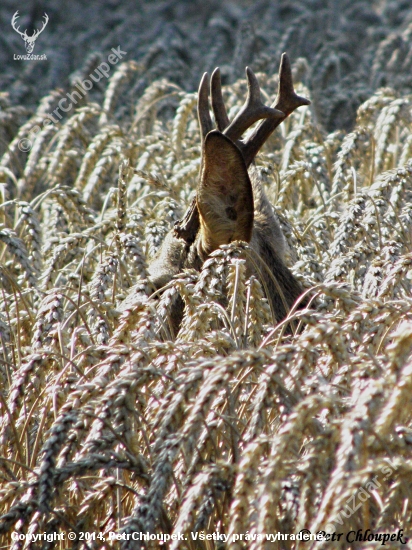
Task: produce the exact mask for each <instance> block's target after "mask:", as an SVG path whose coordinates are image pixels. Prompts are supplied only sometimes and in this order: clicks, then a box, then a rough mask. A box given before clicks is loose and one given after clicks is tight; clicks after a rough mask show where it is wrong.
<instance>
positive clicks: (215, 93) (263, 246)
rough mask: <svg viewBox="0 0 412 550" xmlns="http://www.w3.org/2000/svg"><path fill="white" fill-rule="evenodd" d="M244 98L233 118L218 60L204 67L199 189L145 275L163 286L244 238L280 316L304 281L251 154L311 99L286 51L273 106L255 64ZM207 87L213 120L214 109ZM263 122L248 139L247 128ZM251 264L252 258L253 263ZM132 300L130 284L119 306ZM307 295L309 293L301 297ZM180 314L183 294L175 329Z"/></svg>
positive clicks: (175, 314)
mask: <svg viewBox="0 0 412 550" xmlns="http://www.w3.org/2000/svg"><path fill="white" fill-rule="evenodd" d="M246 79H247V98H246V101H245V103H244V105H243V107H242V108H241V109H240V110H239V112H238V113H237V114H236V116H235V117H234V118H233V120H232V121H230V120H229V118H228V115H227V112H226V108H225V105H224V102H223V95H222V86H221V76H220V70H219V68H216V69H215V70H214V71H213V73H212V75H211V78H210V86H209V76H208V73H204V75H203V77H202V79H201V81H200V85H199V90H198V102H197V114H198V120H199V126H200V133H201V144H202V153H201V155H202V156H201V169H200V175H199V181H198V185H197V189H196V196H195V198H194V199H193V201H192V203H191V205H190V206H189V208H188V209H187V211H186V213H185V215H184V217H183V218H182V220H180V221H178V222H176V223H175V225H174V227H173V228H172V229H171V230H170V231H169V233H168V234H167V235H166V237H165V239H164V241H163V243H162V245H161V247H160V249H159V251H158V253H157V254H156V255H155V257H154V258H153V260H152V261H151V262H150V263H149V266H148V276H149V280H150V282H151V284H152V285H153V288H154V289H155V290H156V291H157V292H156V293H155V294H157V295H158V294H159V289H162V288H164V287H165V286H166V285H167V284H168V283H170V281H171V280H172V279H173V277H175V276H176V275H178V274H179V273H181V272H182V271H183V270H184V269H195V270H197V271H200V270H201V268H202V265H203V264H204V262H205V261H206V260H207V259H208V258H209V256H210V254H211V253H212V252H214V251H215V250H216V249H217V248H219V247H220V246H222V245H225V244H229V243H232V242H235V241H245V242H246V243H248V245H249V247H250V248H251V249H252V250H253V251H254V252H256V255H257V257H259V259H260V263H261V264H262V266H263V268H262V269H260V270H259V271H260V275H261V277H263V278H264V284H263V286H264V288H265V289H266V293H267V294H268V295H267V299H268V301H269V303H270V306H271V309H272V312H273V313H274V317H275V319H276V320H277V322H281V321H282V320H283V319H285V317H286V316H287V314H288V312H289V310H290V308H291V307H292V306H293V304H294V303H295V302H296V301H297V300H298V298H299V297H300V296H301V295H302V292H303V289H302V287H301V285H300V284H299V282H298V281H297V279H296V278H295V277H294V275H293V274H292V272H291V271H290V270H289V268H288V267H287V266H286V265H285V262H284V256H285V246H286V245H285V238H284V236H283V233H282V230H281V227H280V224H279V221H278V219H277V217H276V216H275V214H274V211H273V208H272V206H271V204H270V202H269V200H268V198H267V196H266V194H265V191H264V189H263V187H262V184H261V181H260V180H259V177H258V173H257V170H256V169H255V167H254V166H253V161H254V158H255V156H256V155H257V153H258V152H259V150H260V149H261V147H262V146H263V144H264V143H265V142H266V141H267V139H268V138H269V136H270V135H271V134H272V132H273V131H274V130H275V129H276V128H277V127H278V126H279V125H280V124H281V123H282V122H283V121H284V120H285V119H286V118H287V117H288V116H289V115H290V114H291V113H292V112H293V111H294V110H295V109H297V108H298V107H300V106H304V105H309V104H310V101H309V100H308V99H305V98H303V97H300V96H298V95H297V94H296V92H295V90H294V86H293V81H292V71H291V65H290V61H289V58H288V56H287V54H286V53H283V55H282V58H281V62H280V68H279V82H278V92H277V97H276V99H275V101H274V103H273V105H272V106H271V107H268V106H265V105H264V104H263V102H262V101H261V93H260V87H259V83H258V80H257V77H256V76H255V74H254V73H253V71H252V70H251V69H250V68H249V67H247V68H246ZM209 87H210V97H211V106H212V111H213V115H214V119H215V126H216V127H214V126H213V122H212V119H211V116H210V111H209ZM258 121H260V122H259V124H257V125H256V126H255V127H254V129H253V130H252V131H251V133H249V135H248V137H247V139H245V140H242V139H241V138H242V135H243V134H244V133H245V132H246V130H248V129H249V128H250V127H251V126H252V125H253V124H255V123H256V122H258ZM248 270H249V272H253V271H254V268H253V266H248ZM132 302H133V289H131V291H130V294H129V295H128V296H127V297H126V298H125V300H124V301H123V302H122V303H121V305H120V308H119V309H120V311H125V310H126V309H128V308H129V307H130V305H131V303H132ZM303 303H304V300H303ZM182 317H183V300H180V303H179V304H178V305H177V306H176V309H175V311H173V312H172V315H171V325H172V328H173V332H174V334H175V335H176V334H177V332H178V330H179V326H180V323H181V320H182Z"/></svg>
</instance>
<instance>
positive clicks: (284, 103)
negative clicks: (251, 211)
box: [242, 53, 310, 166]
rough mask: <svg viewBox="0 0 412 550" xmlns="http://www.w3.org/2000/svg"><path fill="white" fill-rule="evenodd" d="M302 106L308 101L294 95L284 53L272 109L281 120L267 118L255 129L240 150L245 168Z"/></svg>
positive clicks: (289, 67) (290, 70)
mask: <svg viewBox="0 0 412 550" xmlns="http://www.w3.org/2000/svg"><path fill="white" fill-rule="evenodd" d="M302 105H310V101H309V99H306V98H304V97H301V96H298V95H297V94H296V92H295V90H294V88H293V80H292V69H291V66H290V61H289V57H288V55H287V54H286V53H283V54H282V59H281V62H280V68H279V84H278V93H277V96H276V100H275V102H274V103H273V107H274V108H275V109H279V110H280V111H282V112H283V113H284V116H283V118H281V119H280V118H277V119H275V118H269V119H267V120H264V121H263V122H261V123H260V124H259V125H258V126H257V127H256V128H255V130H254V131H253V133H252V134H251V135H250V136H249V138H248V140H247V142H246V143H245V145H244V147H243V149H242V153H243V157H244V159H245V162H246V166H249V165H250V163H251V162H252V161H253V159H254V158H255V156H256V155H257V153H258V152H259V149H260V148H261V147H262V145H263V144H264V143H265V141H266V140H267V139H268V138H269V136H270V134H271V133H272V132H273V131H274V130H275V129H276V128H277V127H278V126H279V124H280V123H281V122H282V121H283V120H284V119H285V118H286V117H288V116H289V115H290V114H291V113H292V112H293V111H294V110H295V109H297V108H298V107H301V106H302Z"/></svg>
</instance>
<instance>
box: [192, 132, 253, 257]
mask: <svg viewBox="0 0 412 550" xmlns="http://www.w3.org/2000/svg"><path fill="white" fill-rule="evenodd" d="M197 207H198V210H199V214H200V216H199V217H200V230H201V247H202V249H203V251H204V252H205V253H206V254H210V253H211V252H213V251H214V250H216V248H218V247H219V246H220V245H222V244H228V243H230V242H232V241H246V242H249V241H250V239H251V236H252V228H253V191H252V185H251V183H250V179H249V175H248V172H247V168H246V164H245V161H244V160H243V156H242V153H241V152H240V150H239V148H238V147H237V146H236V145H235V144H234V143H233V142H232V141H231V140H230V139H229V138H227V137H226V136H225V135H223V134H222V133H220V132H218V131H217V130H212V131H211V132H209V133H208V134H207V136H206V138H205V140H204V144H203V154H202V171H201V175H200V183H199V185H198V188H197Z"/></svg>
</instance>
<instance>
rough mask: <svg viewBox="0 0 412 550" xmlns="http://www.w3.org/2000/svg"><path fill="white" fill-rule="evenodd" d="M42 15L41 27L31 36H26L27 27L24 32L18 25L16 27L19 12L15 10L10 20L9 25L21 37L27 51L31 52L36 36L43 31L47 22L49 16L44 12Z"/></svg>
mask: <svg viewBox="0 0 412 550" xmlns="http://www.w3.org/2000/svg"><path fill="white" fill-rule="evenodd" d="M43 17H44V21H43V26H42V28H41V29H40V30H38V31H34V33H33V34H32V36H28V35H27V29H26V30H25V31H24V32H21V31H20V27H16V21H17V19H18V18H19V12H18V11H16V13H15V14H14V15H13V19H12V20H11V26H12V27H13V29H14V30H15V31H16V32H17V33H19V35H20V36H21V37H22V38H23V40H24V44H25V46H26V51H27V53H32V51H33V50H34V46H35V44H36V40H37V37H38V36H39V34H40V33H42V32H43V31H44V29H45V27H46V25H47V23H48V22H49V16H48V15H47V13H45V14H44V16H43Z"/></svg>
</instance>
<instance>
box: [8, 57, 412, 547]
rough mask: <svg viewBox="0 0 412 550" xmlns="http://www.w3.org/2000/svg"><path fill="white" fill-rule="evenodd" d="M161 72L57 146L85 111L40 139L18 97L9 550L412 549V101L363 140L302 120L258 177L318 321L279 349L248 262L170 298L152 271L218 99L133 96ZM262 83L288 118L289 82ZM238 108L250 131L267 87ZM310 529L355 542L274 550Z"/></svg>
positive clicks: (159, 82) (311, 318) (54, 96)
mask: <svg viewBox="0 0 412 550" xmlns="http://www.w3.org/2000/svg"><path fill="white" fill-rule="evenodd" d="M382 51H383V48H382ZM382 51H380V53H379V55H380V56H381V57H382V56H383V54H382ZM292 61H294V64H293V72H294V76H295V82H296V89H297V91H298V93H300V94H301V95H304V96H306V97H309V98H310V97H312V99H314V103H315V105H316V97H314V92H313V91H312V89H311V87H310V86H309V87H308V86H307V85H306V84H305V82H304V78H303V75H304V74H305V70H304V69H305V67H304V65H305V63H304V60H302V59H301V58H299V59H297V58H296V57H295V58H294V59H293V58H292ZM147 63H148V60H147V59H140V60H139V59H136V60H125V61H123V62H121V63H119V64H118V65H116V67H115V68H113V71H112V73H111V74H110V77H109V78H108V80H107V82H104V83H100V85H101V86H102V87H103V88H102V94H101V97H100V98H99V100H98V101H93V100H92V99H90V98H89V96H87V95H85V97H84V98H82V100H81V101H79V103H78V105H76V107H75V108H73V109H72V110H71V111H70V112H69V113H67V114H66V115H65V116H64V118H63V119H62V120H58V122H57V123H56V124H47V125H45V124H43V122H44V120H45V117H46V115H47V114H48V113H51V112H52V111H53V110H54V109H55V108H56V106H57V105H58V102H59V101H60V100H61V99H62V98H63V97H65V95H66V93H67V90H63V89H56V90H53V91H52V92H50V93H48V94H47V95H45V96H44V97H43V98H42V99H41V101H40V102H39V104H38V106H37V108H36V110H35V112H34V113H33V114H31V115H30V116H29V115H28V114H27V113H26V111H25V110H24V109H25V108H24V107H23V106H16V105H14V104H13V103H12V102H11V101H10V98H9V97H8V95H7V94H5V93H3V94H1V95H0V106H1V114H2V118H1V123H2V126H1V128H2V132H3V133H2V151H3V153H2V157H1V160H0V202H1V204H0V258H1V259H0V289H1V293H0V339H1V341H0V386H1V388H2V389H1V391H0V412H1V414H0V421H1V424H0V547H1V548H12V549H13V550H17V549H20V548H34V549H37V548H78V549H82V550H83V549H84V550H85V549H91V548H99V549H103V548H118V547H121V548H122V549H125V550H126V549H135V548H150V549H152V548H153V549H154V548H160V547H168V548H170V549H172V550H176V549H178V548H179V549H180V548H182V549H189V550H212V549H214V548H216V549H223V548H228V549H231V550H240V549H251V550H266V549H269V548H275V549H279V550H284V549H287V550H289V549H290V550H292V549H298V548H300V549H302V548H313V549H321V548H336V549H339V548H341V549H344V548H359V549H364V550H366V549H372V548H377V547H379V546H381V545H382V542H381V541H382V539H380V540H381V541H379V538H378V540H374V541H368V540H365V541H361V540H358V541H356V542H350V541H348V540H347V533H349V532H353V531H354V532H357V531H358V530H362V532H363V533H365V532H366V530H367V529H370V530H371V532H373V533H375V534H379V533H381V534H382V533H388V534H390V535H392V534H395V535H396V536H398V534H399V531H400V530H403V542H400V541H399V538H398V540H395V541H394V542H391V543H390V547H391V548H398V547H399V548H412V546H411V542H408V543H407V544H404V542H405V540H406V538H407V537H408V536H409V537H411V536H412V462H411V454H412V453H411V449H412V425H411V420H412V295H411V289H412V249H411V244H412V242H411V240H412V230H411V227H412V225H411V224H412V118H411V102H412V94H408V93H406V92H405V91H404V90H403V91H399V89H395V88H396V87H395V88H394V87H390V86H389V85H385V86H384V87H382V86H376V91H374V92H373V93H371V94H370V95H369V97H367V99H366V100H365V101H363V102H362V103H361V104H360V106H359V107H357V110H356V114H355V118H354V120H353V124H352V127H351V128H350V129H348V130H346V129H334V130H333V131H328V130H327V128H326V126H327V125H322V124H321V123H320V122H319V120H318V118H319V117H318V116H317V114H316V109H315V108H314V107H303V108H299V109H298V110H297V111H295V112H294V113H293V114H292V115H291V116H290V117H289V118H288V119H287V120H286V121H285V122H284V123H283V124H282V125H281V126H280V127H279V128H278V129H277V130H276V131H275V132H274V134H273V135H272V137H271V138H270V140H269V141H268V142H267V143H266V144H265V146H264V148H263V150H262V151H261V152H260V154H259V155H258V157H257V159H256V170H257V171H258V172H259V174H260V177H261V179H262V181H263V182H264V187H265V190H266V192H267V194H268V197H269V198H270V200H271V202H272V203H273V207H274V209H275V212H276V213H277V215H278V217H279V219H280V221H281V224H282V229H283V232H284V235H285V237H286V240H287V243H288V247H289V248H288V258H287V259H288V265H289V267H290V268H291V270H292V271H293V273H294V275H295V276H296V277H297V278H298V279H299V281H300V282H301V284H302V286H303V287H304V288H305V292H306V296H307V297H308V300H307V302H308V305H307V306H306V307H305V309H298V308H293V309H292V310H291V311H290V313H289V316H288V319H287V321H285V322H284V323H281V324H278V325H277V324H276V323H275V321H274V319H273V317H272V312H271V309H270V307H269V304H268V302H267V300H266V298H265V291H264V288H263V287H262V285H261V283H260V281H259V279H258V278H257V277H255V276H251V277H249V278H248V277H247V275H246V267H245V260H246V258H248V257H250V255H251V254H252V251H251V250H250V249H249V247H248V245H247V244H246V243H240V242H238V243H232V244H230V245H227V246H224V247H221V248H220V249H219V250H217V251H216V252H214V253H213V254H212V255H211V257H210V259H209V260H208V261H207V262H206V263H205V264H204V266H203V268H202V271H201V272H200V273H198V272H196V271H194V270H188V271H186V272H183V273H181V274H180V275H179V276H177V277H175V278H174V279H173V281H172V283H170V284H169V285H168V287H167V288H166V289H165V291H164V292H163V293H162V294H161V295H156V296H152V297H151V294H152V290H151V287H150V284H149V282H148V280H147V265H148V263H149V262H150V260H151V258H153V256H154V254H155V253H156V251H157V250H158V248H159V246H160V244H161V243H162V240H163V238H164V236H165V235H166V233H167V232H168V231H169V229H170V227H171V226H172V225H173V223H174V222H176V221H177V220H179V219H181V217H182V215H183V214H184V211H185V208H186V207H187V206H188V205H189V204H190V201H191V199H192V197H193V194H194V191H195V188H196V182H197V177H198V173H199V166H200V135H199V129H198V124H197V120H196V100H197V94H196V92H194V91H190V92H188V91H187V90H185V89H184V88H183V87H182V86H180V85H179V84H177V83H176V82H173V81H172V80H170V79H169V78H166V77H161V78H155V79H153V80H152V81H151V82H150V83H148V84H147V85H146V86H145V88H144V89H143V91H142V92H141V93H140V95H139V97H137V98H136V97H134V96H131V95H130V93H129V91H130V90H131V89H133V87H136V83H138V82H140V83H141V82H142V78H144V76H145V74H146V72H147V70H148V66H147ZM264 69H265V68H264ZM91 70H92V69H91V66H90V63H88V64H86V66H85V68H84V70H83V73H81V74H79V75H78V79H79V81H80V80H81V79H82V78H86V76H87V75H88V74H89V72H90V71H91ZM325 70H326V69H325ZM256 74H257V77H258V79H259V82H260V85H261V89H262V95H263V97H265V98H266V99H267V100H270V101H271V100H272V99H273V98H274V97H275V95H276V89H277V74H276V72H275V71H269V70H262V71H260V72H259V71H256ZM200 76H201V74H198V77H199V79H200ZM140 87H141V86H140ZM223 92H224V99H225V103H226V105H227V108H228V112H229V116H230V117H232V116H234V114H235V113H236V112H237V110H238V109H239V108H240V106H241V105H242V103H243V101H244V98H245V93H246V81H245V79H244V78H236V80H235V81H234V82H233V83H230V84H228V85H226V86H225V87H224V89H223ZM22 120H23V122H22ZM8 125H9V126H10V128H13V127H14V128H15V130H14V131H11V130H10V131H9V129H8ZM35 127H39V128H40V130H39V131H36V132H35V137H34V138H33V129H34V128H35ZM31 138H33V139H31ZM27 139H31V141H30V145H31V147H30V149H29V150H28V151H26V152H24V151H22V150H21V145H22V143H25V142H24V140H27ZM132 287H133V289H134V290H133V292H134V293H135V294H136V299H135V300H134V303H133V305H132V306H131V307H130V308H129V309H128V310H127V311H125V312H124V313H120V312H119V310H118V306H119V304H120V303H121V302H122V300H123V299H124V298H125V297H126V296H127V295H128V293H129V289H131V288H132ZM179 294H180V296H182V298H183V300H184V304H185V311H184V318H183V322H182V325H181V328H180V331H179V333H178V335H177V337H176V338H175V339H172V338H171V335H170V326H169V322H168V315H169V313H170V311H171V308H172V307H173V303H174V301H175V299H176V297H177V296H178V295H179ZM224 296H226V297H227V299H226V300H222V298H223V297H224ZM222 304H224V305H222ZM289 322H291V323H292V324H293V327H294V330H293V332H292V333H289V332H288V330H287V325H288V323H289ZM305 529H306V530H310V531H311V532H312V533H316V532H325V533H344V535H343V536H341V537H340V539H339V540H337V541H336V542H335V541H334V542H331V541H330V540H329V541H326V540H317V541H311V542H310V543H309V542H307V543H304V542H297V541H294V540H283V541H281V542H279V541H276V542H270V543H268V541H267V540H266V539H265V537H264V536H263V535H265V534H268V533H277V532H280V533H295V534H297V533H299V532H300V531H302V530H305ZM69 531H71V532H75V533H76V534H77V538H76V541H68V540H67V538H66V539H65V540H64V541H60V542H53V543H51V542H47V541H34V540H32V541H31V542H30V541H28V539H27V540H26V542H25V541H23V540H14V539H18V538H19V537H18V536H16V534H17V535H20V534H21V535H26V534H30V535H36V534H41V533H60V532H66V533H67V532H69ZM87 532H95V533H100V534H101V538H100V539H96V540H91V539H89V540H86V539H83V540H80V537H79V533H87ZM110 532H112V533H113V532H114V533H118V534H128V533H132V532H144V533H146V532H147V533H152V534H162V533H163V534H169V535H172V534H175V535H178V534H179V533H180V534H183V535H184V536H185V537H187V539H185V540H184V541H183V542H182V541H179V540H171V541H170V543H168V544H167V545H166V546H164V545H163V546H162V545H160V543H159V541H158V540H152V541H148V542H144V543H143V542H139V541H133V540H129V541H128V540H109V533H110ZM202 532H203V533H207V534H213V533H215V532H219V533H223V534H226V535H228V536H229V538H228V540H227V542H215V541H213V540H212V541H211V540H200V539H199V538H197V540H195V538H194V537H193V536H192V535H191V533H202ZM12 533H13V534H14V535H13V538H12ZM240 534H243V535H245V536H244V537H243V539H240V538H239V537H236V536H234V535H240ZM246 534H247V535H248V537H246ZM103 537H105V538H106V540H105V541H104V540H103ZM125 538H126V537H125ZM237 538H238V540H236V539H237ZM387 546H388V545H387Z"/></svg>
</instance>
